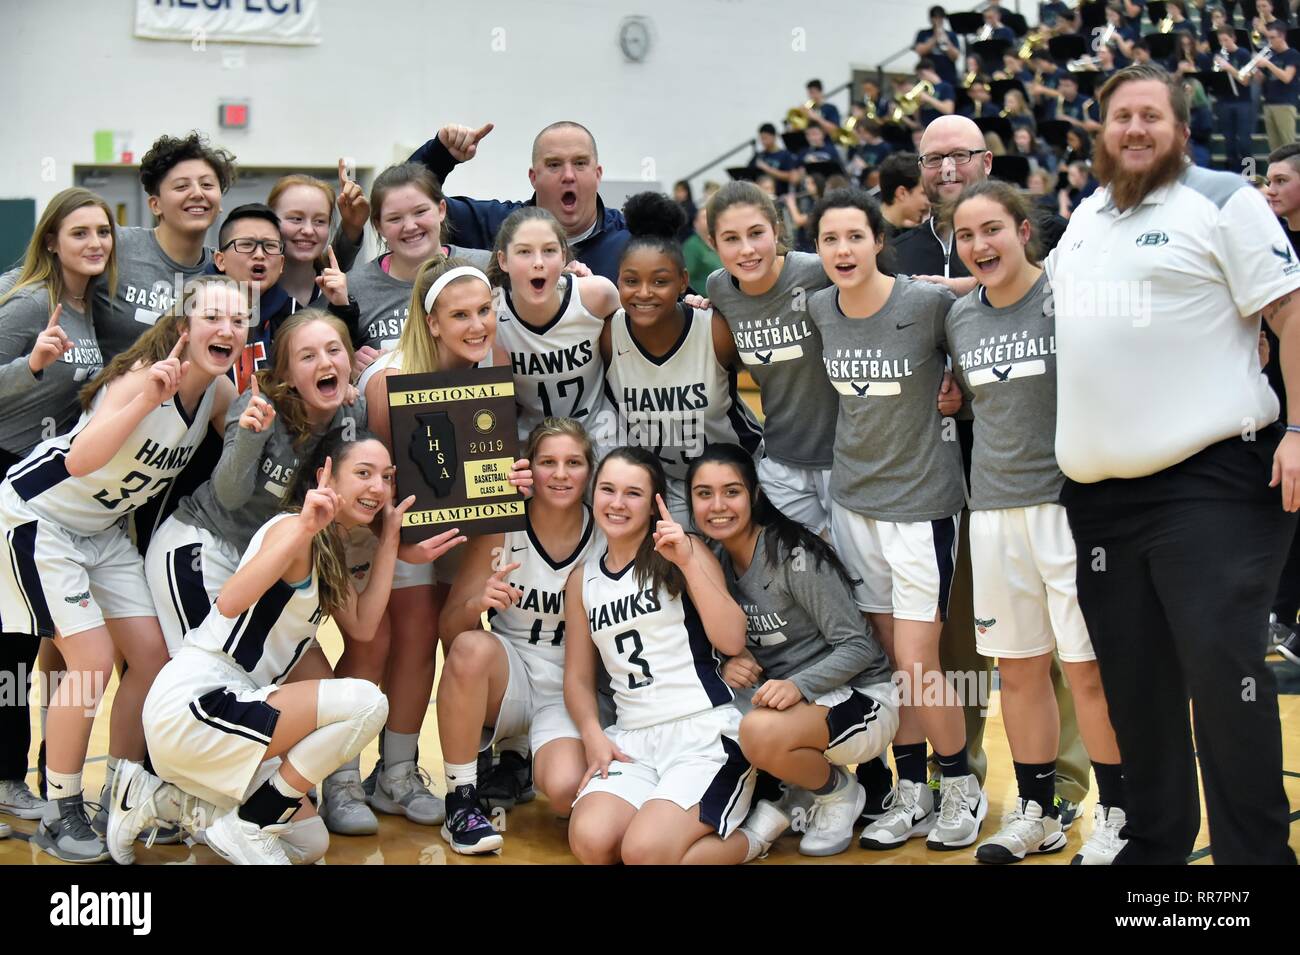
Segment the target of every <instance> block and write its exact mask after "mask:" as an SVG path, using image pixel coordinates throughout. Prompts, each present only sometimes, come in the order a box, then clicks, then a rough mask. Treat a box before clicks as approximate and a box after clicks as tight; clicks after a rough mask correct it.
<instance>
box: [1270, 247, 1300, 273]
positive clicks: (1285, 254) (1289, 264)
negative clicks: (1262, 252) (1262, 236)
mask: <svg viewBox="0 0 1300 955" xmlns="http://www.w3.org/2000/svg"><path fill="white" fill-rule="evenodd" d="M1269 249H1270V250H1271V251H1272V252H1273V254H1274V255H1276V256H1277V257H1278V258H1279V259H1281V260H1282V261H1283V262H1285V263H1286V266H1285V267H1284V268H1283V269H1282V274H1283V275H1290V274H1291V273H1292V272H1294V271H1295V270H1296V269H1300V264H1298V263H1297V262H1296V260H1295V254H1294V253H1293V252H1292V251H1291V250H1290V249H1289V248H1286V247H1283V248H1281V249H1279V248H1278V247H1277V246H1275V245H1270V246H1269Z"/></svg>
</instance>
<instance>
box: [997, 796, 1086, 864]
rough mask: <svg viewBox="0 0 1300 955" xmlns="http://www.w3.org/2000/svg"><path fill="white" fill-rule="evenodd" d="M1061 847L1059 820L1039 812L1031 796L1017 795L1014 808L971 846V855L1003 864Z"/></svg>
mask: <svg viewBox="0 0 1300 955" xmlns="http://www.w3.org/2000/svg"><path fill="white" fill-rule="evenodd" d="M1064 848H1065V832H1064V830H1062V829H1061V820H1060V819H1057V818H1055V817H1053V816H1045V815H1043V807H1042V806H1040V805H1039V804H1038V803H1036V802H1035V801H1034V800H1032V799H1017V800H1016V808H1015V809H1012V810H1011V811H1010V812H1008V813H1007V814H1006V815H1004V816H1003V817H1002V828H1001V829H999V830H998V831H997V833H995V834H994V835H992V836H990V837H989V838H987V839H985V840H984V841H983V842H981V843H980V844H979V846H978V847H977V848H976V849H975V858H976V860H977V861H979V862H987V863H990V864H992V865H1006V864H1007V863H1011V862H1019V861H1021V860H1022V859H1024V857H1025V856H1027V855H1033V854H1035V853H1048V852H1060V851H1061V850H1062V849H1064Z"/></svg>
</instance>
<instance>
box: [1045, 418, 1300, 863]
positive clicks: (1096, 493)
mask: <svg viewBox="0 0 1300 955" xmlns="http://www.w3.org/2000/svg"><path fill="white" fill-rule="evenodd" d="M1279 437H1280V429H1270V430H1269V431H1268V432H1267V433H1261V434H1259V435H1258V436H1257V440H1255V441H1251V442H1247V441H1242V440H1239V439H1236V438H1233V439H1229V440H1227V441H1222V442H1219V443H1218V444H1214V445H1211V446H1210V447H1208V448H1206V449H1204V450H1203V451H1201V452H1199V453H1197V454H1195V455H1193V456H1192V457H1190V458H1188V459H1187V460H1185V461H1182V462H1180V463H1179V464H1177V465H1175V466H1174V467H1171V468H1168V469H1166V470H1164V471H1160V472H1157V473H1156V474H1153V475H1150V476H1148V477H1144V478H1138V479H1134V480H1108V481H1102V482H1099V483H1096V484H1076V483H1074V482H1067V484H1066V487H1065V490H1064V491H1063V492H1062V498H1061V499H1062V503H1063V504H1065V506H1066V510H1067V513H1068V514H1069V519H1070V527H1071V530H1072V531H1073V533H1074V539H1075V543H1076V545H1077V547H1078V563H1079V568H1078V584H1079V605H1080V607H1081V608H1082V610H1083V615H1084V619H1085V620H1086V621H1087V624H1088V633H1089V635H1090V636H1091V637H1092V643H1093V647H1094V648H1095V649H1096V651H1097V662H1098V664H1099V666H1100V668H1101V679H1102V686H1103V687H1104V689H1105V692H1106V702H1107V704H1108V705H1109V707H1110V718H1111V722H1112V723H1113V724H1114V726H1115V733H1116V736H1117V737H1118V739H1119V748H1120V753H1121V754H1122V757H1123V760H1124V778H1125V790H1126V794H1127V798H1128V825H1127V826H1126V827H1125V829H1124V832H1123V833H1122V835H1123V837H1124V838H1126V839H1128V840H1129V842H1128V845H1127V846H1126V847H1125V848H1124V850H1123V851H1122V852H1121V853H1120V854H1119V856H1118V857H1117V859H1116V860H1115V861H1116V863H1117V864H1179V863H1183V862H1185V861H1186V859H1187V856H1188V854H1189V853H1191V851H1192V849H1193V844H1194V840H1195V838H1196V833H1197V830H1198V829H1199V828H1200V807H1199V803H1198V800H1197V790H1196V762H1195V760H1196V758H1197V757H1198V756H1199V758H1200V763H1201V775H1202V777H1203V780H1204V785H1205V802H1206V807H1207V809H1208V811H1209V817H1210V843H1211V847H1212V852H1213V855H1214V861H1215V862H1216V863H1219V864H1225V863H1226V864H1241V863H1272V864H1278V863H1290V864H1294V863H1295V854H1294V853H1293V852H1292V851H1291V849H1290V848H1289V847H1288V845H1287V838H1288V807H1287V798H1286V793H1285V792H1284V791H1283V788H1282V734H1281V726H1280V724H1279V721H1278V706H1277V686H1276V684H1275V682H1274V680H1273V676H1272V673H1271V672H1270V671H1269V670H1268V668H1267V667H1266V666H1265V664H1264V653H1265V643H1266V640H1267V636H1266V628H1265V627H1264V626H1263V625H1262V624H1261V621H1264V620H1266V619H1267V616H1268V608H1269V605H1270V604H1271V603H1272V601H1273V596H1274V591H1275V588H1276V583H1277V579H1278V573H1279V572H1280V570H1281V568H1282V562H1283V559H1284V557H1285V554H1286V551H1287V549H1288V547H1289V545H1290V542H1291V538H1292V536H1293V534H1294V532H1295V527H1296V518H1295V515H1290V514H1286V513H1285V512H1284V511H1283V510H1282V506H1281V496H1280V492H1279V491H1278V490H1277V489H1273V490H1270V489H1269V488H1268V486H1267V485H1268V480H1269V476H1270V468H1271V462H1272V455H1273V451H1274V450H1275V448H1276V447H1277V442H1278V440H1279ZM1189 697H1190V699H1191V701H1192V726H1194V727H1195V734H1196V736H1195V747H1196V748H1195V750H1194V749H1193V740H1192V732H1191V728H1190V727H1189V726H1188V718H1187V702H1188V699H1189Z"/></svg>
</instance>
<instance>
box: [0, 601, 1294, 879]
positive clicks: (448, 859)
mask: <svg viewBox="0 0 1300 955" xmlns="http://www.w3.org/2000/svg"><path fill="white" fill-rule="evenodd" d="M321 638H322V644H323V645H324V647H325V651H326V653H327V654H328V655H329V657H330V659H331V660H336V659H337V658H338V655H339V653H340V652H341V650H342V644H341V641H340V639H339V637H338V632H337V630H335V629H334V628H333V626H329V627H327V628H326V629H325V630H323V631H322V633H321ZM1278 659H1279V658H1277V657H1276V656H1275V657H1271V658H1270V660H1271V661H1277V660H1278ZM1274 669H1275V671H1276V673H1277V676H1278V678H1279V682H1280V683H1282V684H1283V688H1284V689H1286V690H1289V692H1287V693H1285V694H1284V695H1282V696H1281V698H1280V699H1281V716H1282V731H1283V767H1284V785H1285V787H1286V792H1287V797H1288V799H1289V800H1290V804H1291V808H1292V810H1293V811H1292V814H1291V846H1292V848H1293V849H1295V850H1296V852H1297V854H1300V669H1297V668H1295V667H1292V666H1289V665H1288V664H1286V663H1276V664H1275V667H1274ZM439 670H440V672H441V666H440V667H439ZM112 693H113V689H112V688H110V690H109V694H108V699H107V700H106V701H105V706H104V707H103V709H102V710H101V712H100V716H99V718H98V719H97V720H96V722H95V731H94V735H93V737H92V738H91V743H90V759H91V760H92V761H91V762H89V763H88V765H87V767H86V773H85V789H86V793H87V795H88V796H89V797H90V798H92V799H94V798H97V795H98V793H99V789H100V786H101V785H102V783H103V778H104V765H105V763H104V754H105V753H106V751H107V742H108V719H107V715H106V714H107V713H108V707H109V705H110V704H111V699H112ZM991 706H992V711H991V713H990V716H989V721H988V727H987V730H986V732H985V735H984V742H985V746H986V747H987V749H988V754H989V778H988V780H987V782H986V789H987V792H988V797H989V816H988V818H987V819H986V820H985V823H984V828H983V830H982V832H983V834H985V835H988V834H992V833H993V832H994V831H995V830H996V828H997V824H998V820H999V819H1000V818H1001V815H1002V813H1003V812H1004V811H1005V810H1006V809H1007V808H1009V807H1010V805H1011V804H1012V802H1013V801H1014V799H1015V776H1014V775H1013V773H1012V771H1011V755H1010V752H1009V750H1008V748H1007V742H1006V734H1005V732H1004V731H1003V727H1002V716H1001V711H1000V708H999V705H998V695H997V694H996V693H994V694H993V698H992V702H991ZM33 715H34V716H35V715H36V713H35V711H33ZM32 736H33V748H32V756H31V760H30V761H29V765H31V766H35V764H36V745H37V744H38V742H39V737H40V734H39V725H38V724H37V723H36V721H35V720H34V725H33V734H32ZM420 754H421V762H422V764H423V766H424V768H425V769H427V770H428V771H429V773H430V775H431V776H432V778H433V780H434V783H433V789H434V791H435V792H439V793H441V792H442V791H443V788H444V781H443V777H442V754H441V750H440V748H439V746H438V733H437V727H436V720H435V717H434V714H433V709H432V704H431V705H430V712H429V717H428V719H427V720H426V721H425V724H424V730H423V732H422V733H421V734H420ZM377 758H378V752H377V749H376V746H375V745H374V744H372V745H371V746H370V747H369V748H368V749H367V750H366V752H365V754H364V755H363V756H362V760H361V762H362V770H363V771H365V772H368V771H369V770H370V767H371V766H372V765H373V764H374V761H375V760H376V759H377ZM35 780H36V774H35V772H32V773H31V774H30V775H29V777H28V781H29V783H30V784H31V785H32V787H33V789H34V788H35ZM1093 802H1094V797H1090V798H1089V799H1088V800H1087V801H1086V802H1085V803H1084V807H1083V812H1081V813H1080V817H1079V820H1078V821H1077V822H1076V823H1075V825H1074V826H1073V828H1072V829H1071V830H1070V833H1069V842H1068V844H1067V845H1066V847H1065V849H1064V850H1063V851H1061V852H1058V853H1056V854H1054V855H1050V856H1037V857H1032V858H1030V859H1029V860H1027V861H1026V862H1024V863H1022V864H1023V865H1065V864H1068V863H1069V861H1070V859H1071V858H1072V857H1073V856H1074V854H1075V853H1076V852H1077V851H1078V849H1079V846H1080V845H1081V844H1082V842H1083V840H1084V839H1085V838H1086V836H1087V835H1088V833H1089V832H1091V830H1092V815H1091V813H1092V806H1093ZM1201 812H1202V820H1204V804H1203V803H1202V810H1201ZM0 819H3V820H4V821H6V822H8V823H10V824H11V825H12V826H13V829H14V835H13V836H12V837H11V838H9V839H5V840H0V865H63V863H61V862H59V861H58V860H56V859H53V858H51V857H50V856H47V855H46V854H45V853H43V852H41V851H40V850H39V849H37V848H36V847H35V846H34V845H31V844H30V843H29V842H28V841H27V839H28V836H29V835H30V834H31V833H32V832H34V831H35V828H36V823H34V822H25V821H23V820H19V819H14V818H13V817H10V816H0ZM505 825H506V829H505V833H504V834H505V848H504V850H503V851H502V853H501V854H500V855H499V856H479V857H474V858H470V857H467V856H460V855H457V854H456V853H454V852H452V851H451V850H450V849H449V848H448V847H447V844H446V843H445V842H444V841H443V840H442V837H441V836H440V835H439V834H438V828H437V827H426V826H418V825H416V824H415V823H412V822H408V821H407V820H406V819H404V818H401V817H396V816H384V815H380V816H379V834H378V835H376V836H364V837H351V838H350V837H345V836H333V837H332V838H331V841H330V849H329V852H328V854H327V855H326V857H325V862H326V863H327V864H331V865H345V864H346V865H447V864H452V865H489V866H490V865H505V864H522V865H534V864H548V865H572V864H576V860H574V858H573V856H572V855H570V853H569V850H568V843H567V841H566V834H565V825H564V823H562V822H560V821H558V820H557V819H556V818H555V817H554V816H553V815H552V813H551V812H550V809H549V807H548V805H547V804H546V802H545V800H544V799H542V798H541V797H540V796H539V797H538V798H537V799H536V800H535V801H534V802H531V803H528V804H527V805H524V806H520V807H519V808H517V809H515V810H513V811H512V812H510V813H509V815H508V816H507V817H506V823H505ZM1207 842H1208V834H1207V827H1206V824H1205V823H1204V821H1202V825H1201V832H1200V835H1199V836H1198V837H1197V840H1196V847H1197V852H1196V854H1195V856H1194V858H1195V859H1196V862H1197V863H1198V864H1208V863H1209V862H1210V859H1209V858H1208V852H1206V851H1205V849H1206V845H1207ZM136 858H137V859H138V860H139V861H140V862H141V863H143V864H146V865H210V864H217V865H223V864H224V863H223V862H222V860H221V859H220V858H218V857H217V856H216V855H215V854H214V853H213V852H212V851H211V850H210V849H208V848H207V847H206V846H195V847H193V848H191V847H188V846H185V845H178V846H155V847H154V848H152V849H145V848H144V847H143V846H140V847H138V848H137V850H136ZM827 863H829V864H845V863H849V864H865V863H871V864H877V865H973V864H975V859H974V850H973V849H971V850H963V851H958V852H930V851H928V850H927V849H926V848H925V842H924V840H922V839H913V840H912V841H910V842H909V843H908V844H907V845H906V846H904V847H902V848H899V849H895V850H893V851H891V852H869V851H866V850H862V849H859V848H857V843H856V841H855V842H854V845H853V848H851V849H849V850H848V851H847V852H845V853H843V854H841V855H838V856H834V857H831V858H829V859H811V858H808V857H806V856H801V855H799V853H798V849H797V840H796V838H795V837H794V836H786V837H785V838H783V839H782V840H781V841H780V842H778V843H777V845H776V846H775V847H773V849H772V852H771V853H770V855H769V856H768V858H767V859H766V860H764V861H763V862H760V863H757V864H759V865H810V864H811V865H817V864H827Z"/></svg>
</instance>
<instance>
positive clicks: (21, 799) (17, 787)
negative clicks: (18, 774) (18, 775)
mask: <svg viewBox="0 0 1300 955" xmlns="http://www.w3.org/2000/svg"><path fill="white" fill-rule="evenodd" d="M0 812H3V813H6V814H8V815H10V816H17V817H18V818H19V819H40V818H41V817H42V816H43V815H45V800H44V799H41V798H39V797H38V796H37V795H36V794H35V793H33V792H32V791H31V790H30V789H28V788H27V782H26V780H22V779H0Z"/></svg>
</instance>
